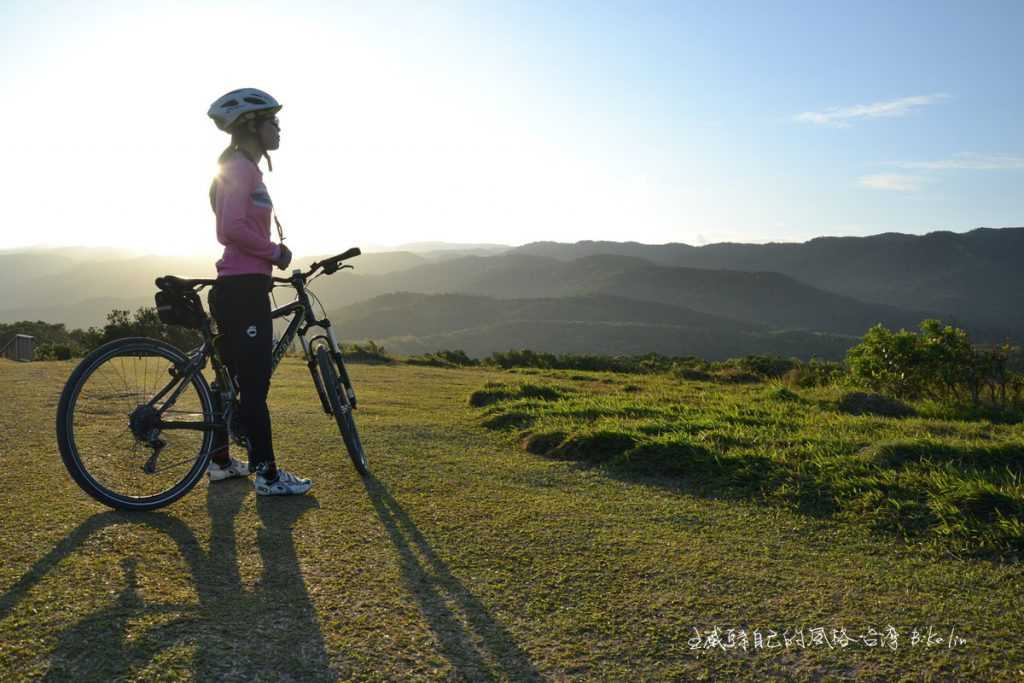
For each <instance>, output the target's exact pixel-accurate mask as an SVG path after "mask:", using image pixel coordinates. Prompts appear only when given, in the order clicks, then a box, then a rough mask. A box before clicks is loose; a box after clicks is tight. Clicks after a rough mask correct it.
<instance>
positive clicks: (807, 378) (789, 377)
mask: <svg viewBox="0 0 1024 683" xmlns="http://www.w3.org/2000/svg"><path fill="white" fill-rule="evenodd" d="M846 373H847V369H846V367H845V366H844V365H843V364H842V363H834V362H830V361H821V360H818V359H816V358H812V359H811V360H810V361H809V362H807V363H801V362H799V361H797V362H796V363H795V364H794V365H793V367H791V368H790V369H789V370H787V371H786V373H785V374H784V375H782V383H783V384H785V385H786V386H788V387H791V388H799V389H808V388H810V387H822V386H828V385H830V384H834V383H836V382H839V381H840V380H842V379H843V378H844V377H845V376H846Z"/></svg>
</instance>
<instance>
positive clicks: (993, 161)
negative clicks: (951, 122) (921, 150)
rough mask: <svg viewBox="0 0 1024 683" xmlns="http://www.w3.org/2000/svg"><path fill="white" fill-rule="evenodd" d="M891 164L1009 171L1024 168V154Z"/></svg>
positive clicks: (904, 166) (937, 169)
mask: <svg viewBox="0 0 1024 683" xmlns="http://www.w3.org/2000/svg"><path fill="white" fill-rule="evenodd" d="M889 165H890V166H898V167H899V168H911V169H923V170H928V171H946V170H951V169H967V170H972V171H1008V170H1014V169H1022V168H1024V156H1014V155H1012V154H958V155H956V156H955V157H953V158H952V159H941V160H939V161H893V162H890V163H889Z"/></svg>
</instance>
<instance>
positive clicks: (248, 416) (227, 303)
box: [210, 275, 276, 472]
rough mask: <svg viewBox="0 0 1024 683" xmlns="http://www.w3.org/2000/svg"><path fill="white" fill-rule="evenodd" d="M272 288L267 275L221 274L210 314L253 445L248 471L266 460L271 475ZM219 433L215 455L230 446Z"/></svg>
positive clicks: (272, 457) (242, 420) (215, 440)
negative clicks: (268, 406)
mask: <svg viewBox="0 0 1024 683" xmlns="http://www.w3.org/2000/svg"><path fill="white" fill-rule="evenodd" d="M270 287H271V280H270V277H269V276H266V275H231V276H221V277H219V278H217V284H216V285H214V287H213V289H212V290H211V291H210V312H211V313H212V314H213V317H214V319H215V320H216V321H217V325H218V327H219V329H220V335H221V336H220V338H219V341H218V342H217V348H218V350H219V351H220V356H221V360H222V361H224V364H225V365H226V366H227V368H228V372H229V373H230V374H231V375H232V376H233V377H235V379H236V381H237V382H238V389H239V400H240V402H241V408H240V411H239V414H240V417H241V422H242V426H243V427H244V428H245V432H246V434H247V435H248V438H249V445H250V450H249V467H250V469H251V470H255V469H256V467H257V466H258V465H259V464H260V463H264V462H266V463H269V464H270V467H271V472H273V471H274V470H276V467H274V445H273V442H272V440H271V433H270V411H269V410H268V409H267V392H268V391H269V390H270V373H271V369H272V366H273V340H274V334H273V325H272V323H271V320H270V299H269V298H268V297H267V293H268V292H269V291H270ZM215 393H217V392H215ZM217 398H218V399H219V396H218V397H217ZM218 404H219V400H218ZM215 434H216V436H215V437H214V442H213V452H214V453H215V454H217V453H218V451H223V450H224V449H226V448H227V446H228V441H227V434H226V433H224V432H215Z"/></svg>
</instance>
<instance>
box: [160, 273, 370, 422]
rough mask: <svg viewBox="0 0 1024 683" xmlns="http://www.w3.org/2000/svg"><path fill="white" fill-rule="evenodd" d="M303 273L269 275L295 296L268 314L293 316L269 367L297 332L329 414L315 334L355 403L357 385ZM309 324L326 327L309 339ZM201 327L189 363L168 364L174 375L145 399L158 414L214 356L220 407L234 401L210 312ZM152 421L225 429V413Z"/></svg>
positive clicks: (273, 368)
mask: <svg viewBox="0 0 1024 683" xmlns="http://www.w3.org/2000/svg"><path fill="white" fill-rule="evenodd" d="M347 267H351V266H347ZM307 277H308V276H307V275H305V274H304V273H303V272H302V271H300V270H296V271H293V272H292V275H291V277H289V278H273V281H274V283H286V284H288V285H289V286H290V287H292V288H294V289H295V291H296V294H297V296H296V299H295V300H294V301H292V302H290V303H287V304H285V305H283V306H279V307H278V308H275V309H274V310H273V311H271V313H270V317H271V319H273V320H276V319H278V318H283V317H287V316H289V315H293V316H294V317H292V319H291V320H290V321H289V323H288V326H287V328H286V329H285V331H284V334H283V335H281V337H280V339H278V341H277V344H276V345H275V346H274V349H273V351H272V361H271V369H270V372H271V375H273V373H274V372H275V371H276V370H277V366H278V365H279V364H280V362H281V359H282V358H283V357H284V354H285V352H286V351H287V350H288V349H289V348H290V347H291V345H292V343H293V342H294V341H295V337H296V336H298V338H299V341H300V342H301V344H302V351H303V355H304V356H305V359H306V366H307V367H308V368H309V372H310V375H311V376H312V378H313V385H314V386H315V387H316V391H317V395H318V397H319V398H320V403H321V405H322V407H323V409H324V412H325V413H327V414H328V415H329V414H331V407H330V403H329V401H328V399H327V394H326V391H325V388H324V386H323V383H322V381H321V378H320V373H319V371H318V369H317V361H316V355H315V352H316V349H315V348H314V344H315V343H316V342H317V341H318V340H326V341H327V343H328V345H329V349H330V353H331V355H332V357H333V358H334V360H335V362H336V363H337V367H338V368H339V370H340V372H339V379H340V380H341V382H342V385H343V386H344V389H345V392H346V394H347V396H348V399H349V403H350V405H351V407H353V408H355V406H356V396H355V391H354V390H353V389H352V384H351V382H350V380H349V377H348V372H347V370H346V369H345V364H344V362H343V360H342V357H341V347H340V346H339V344H338V340H337V338H336V337H335V336H334V330H333V328H332V327H331V321H330V320H329V319H327V318H326V317H324V318H323V319H317V318H316V316H315V315H314V314H313V306H312V304H311V302H310V298H309V293H308V291H307V289H306V285H307ZM313 327H320V328H323V329H324V330H325V331H326V334H318V335H316V336H314V337H313V338H312V339H309V340H307V339H306V335H307V334H308V333H309V330H310V328H313ZM200 331H201V333H202V336H203V343H202V344H201V345H200V346H199V347H197V348H195V349H193V350H192V351H190V352H189V353H188V356H189V362H188V364H186V365H185V366H184V367H179V366H174V367H173V368H172V369H171V370H170V372H171V375H172V377H173V379H172V380H171V381H170V382H169V383H168V384H167V385H166V386H165V387H164V388H163V389H161V390H160V391H159V392H157V394H156V395H154V396H153V398H152V399H150V400H149V402H148V403H147V406H148V407H150V408H153V409H154V410H155V411H156V413H157V415H158V416H160V417H162V415H163V413H164V412H165V411H166V410H167V409H169V408H170V407H171V406H173V405H174V402H175V401H176V400H177V398H178V396H179V395H180V394H181V392H182V391H184V390H185V387H187V386H188V384H189V383H190V382H191V381H192V380H193V378H194V377H195V375H196V374H197V373H200V372H202V370H203V368H205V367H206V359H207V358H209V359H210V360H211V361H212V365H213V369H214V372H215V373H216V375H217V387H218V389H220V391H221V400H222V407H223V408H224V409H225V411H226V410H228V409H229V407H230V406H231V405H233V402H234V399H235V398H236V396H237V393H238V387H237V386H236V385H235V381H234V379H233V378H232V377H231V376H230V373H229V372H228V371H227V367H226V366H225V365H224V364H223V362H222V361H221V359H220V354H219V353H218V351H217V347H216V341H217V339H219V338H220V336H221V335H220V334H218V333H217V331H216V327H215V324H214V322H213V321H212V320H211V318H210V317H209V316H208V315H207V316H206V317H205V319H204V320H203V323H202V327H201V328H200ZM175 387H176V388H175ZM172 391H173V393H171V395H170V397H169V398H168V399H167V400H166V401H165V402H164V403H163V405H162V406H160V407H159V408H157V407H156V403H157V402H158V401H159V400H161V399H162V398H163V397H164V396H165V395H167V394H168V393H169V392H172ZM155 426H156V428H157V429H160V430H163V429H193V430H201V431H221V430H225V429H227V420H226V418H225V416H224V415H217V416H215V419H214V421H213V422H206V421H203V422H184V421H182V422H165V421H164V420H163V419H160V420H159V422H157V424H156V425H155Z"/></svg>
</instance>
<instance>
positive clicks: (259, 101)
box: [242, 97, 267, 104]
mask: <svg viewBox="0 0 1024 683" xmlns="http://www.w3.org/2000/svg"><path fill="white" fill-rule="evenodd" d="M242 99H243V100H245V101H246V102H248V103H249V104H266V103H267V101H266V100H262V99H260V98H259V97H243V98H242Z"/></svg>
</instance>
